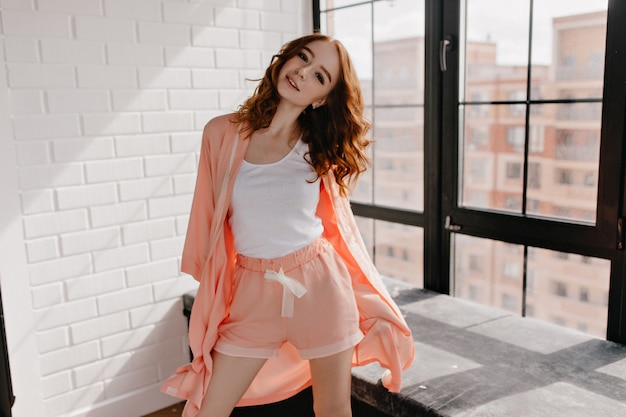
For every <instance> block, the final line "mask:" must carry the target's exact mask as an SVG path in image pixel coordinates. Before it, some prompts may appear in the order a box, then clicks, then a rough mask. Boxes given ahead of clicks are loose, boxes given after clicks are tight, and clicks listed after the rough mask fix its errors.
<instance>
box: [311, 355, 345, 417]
mask: <svg viewBox="0 0 626 417" xmlns="http://www.w3.org/2000/svg"><path fill="white" fill-rule="evenodd" d="M353 350H354V348H350V349H348V350H344V351H343V352H340V353H337V354H335V355H332V356H327V357H325V358H318V359H311V360H309V365H310V367H311V378H312V381H313V409H314V411H315V417H351V416H352V406H351V404H350V393H351V390H350V389H351V384H352V373H351V369H352V353H353Z"/></svg>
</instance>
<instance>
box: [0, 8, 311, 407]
mask: <svg viewBox="0 0 626 417" xmlns="http://www.w3.org/2000/svg"><path fill="white" fill-rule="evenodd" d="M310 8H311V6H310V2H309V1H307V0H36V1H35V0H0V19H1V24H0V30H1V34H2V36H1V37H0V59H2V61H1V62H0V130H1V132H0V133H2V137H1V138H0V140H1V141H3V142H2V144H1V149H0V150H2V152H0V170H1V172H0V173H1V174H2V176H1V177H0V193H2V195H3V205H2V210H1V211H0V221H1V222H2V225H3V226H4V225H7V226H6V227H5V228H3V229H2V234H1V235H0V243H2V245H3V247H6V246H5V245H6V244H7V242H9V244H10V245H11V248H12V249H11V251H3V253H2V254H0V279H1V280H2V282H1V283H2V296H3V302H4V307H5V316H6V321H7V322H10V325H7V332H8V335H7V337H8V340H9V350H10V352H9V354H10V356H11V370H12V373H13V375H14V378H13V379H14V387H13V388H14V391H15V395H16V396H17V402H16V404H15V406H14V408H13V415H14V416H15V417H31V416H35V415H36V416H38V417H54V416H90V417H98V416H110V415H116V416H120V417H138V416H141V415H144V414H147V413H149V412H151V411H154V410H156V409H159V408H162V407H164V406H165V405H167V404H171V403H173V402H176V401H177V400H176V399H174V398H172V397H168V396H165V395H163V394H161V393H160V392H159V390H158V388H159V386H160V383H161V381H163V379H165V378H166V377H167V376H169V375H170V374H171V373H172V372H174V370H175V369H176V368H177V367H178V366H179V365H181V364H182V363H184V362H185V361H186V360H187V359H188V351H187V345H186V322H185V318H184V316H183V315H182V300H181V295H182V294H183V293H185V292H188V291H193V290H194V289H195V288H196V286H197V284H196V283H195V281H193V279H191V278H190V277H188V276H182V275H181V273H180V254H181V250H182V245H183V241H184V234H185V231H186V225H187V219H188V214H189V207H190V204H191V197H192V193H193V189H194V184H195V172H196V167H197V163H198V155H199V148H200V139H201V131H202V128H203V126H204V124H205V123H206V122H207V121H208V119H209V118H210V117H213V116H216V115H219V114H223V113H226V112H229V111H232V110H234V109H235V108H236V106H237V105H239V104H240V103H241V101H242V100H243V99H245V97H246V96H247V95H248V94H249V93H250V92H251V91H252V88H253V87H254V85H253V84H251V83H250V82H247V81H246V80H245V78H249V77H258V76H260V75H261V74H262V72H263V70H264V69H265V66H266V65H267V64H268V62H269V58H270V57H271V56H272V55H273V54H274V53H275V52H276V51H277V50H278V48H279V47H280V46H281V45H282V44H283V43H284V42H286V41H287V40H289V39H291V38H294V37H296V36H299V35H300V34H302V33H306V32H309V31H310V27H311V17H310ZM7 150H8V151H7ZM7 173H8V174H9V175H7ZM16 190H17V192H16ZM5 201H8V202H10V203H11V204H8V203H6V204H5ZM7 261H8V262H7ZM6 265H8V267H7V266H6ZM12 323H21V324H20V326H17V327H16V326H13V325H12ZM16 375H17V376H16Z"/></svg>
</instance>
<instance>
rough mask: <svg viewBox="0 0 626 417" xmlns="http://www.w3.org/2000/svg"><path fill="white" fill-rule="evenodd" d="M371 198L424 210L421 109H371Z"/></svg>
mask: <svg viewBox="0 0 626 417" xmlns="http://www.w3.org/2000/svg"><path fill="white" fill-rule="evenodd" d="M374 115H375V120H376V128H375V130H374V138H375V143H374V169H373V172H374V202H375V203H376V204H379V205H384V206H390V207H399V208H405V209H408V210H416V211H422V210H424V111H423V108H422V107H400V108H393V109H390V108H382V109H379V108H377V109H375V114H374Z"/></svg>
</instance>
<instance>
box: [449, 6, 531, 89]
mask: <svg viewBox="0 0 626 417" xmlns="http://www.w3.org/2000/svg"><path fill="white" fill-rule="evenodd" d="M465 6H466V20H465V37H466V38H465V42H464V49H465V50H464V51H462V54H461V56H462V57H463V56H464V57H465V68H464V70H465V83H461V88H460V93H461V96H460V97H461V101H475V100H474V98H472V97H471V94H472V92H470V90H471V89H472V88H471V84H474V89H476V88H475V87H476V84H480V88H479V92H480V94H481V95H483V97H484V98H483V100H485V99H488V100H496V99H498V98H497V95H498V94H499V93H498V92H499V91H500V88H499V87H500V86H502V85H506V84H507V83H508V80H513V81H514V82H521V83H522V84H523V85H525V83H526V79H527V76H526V75H527V71H526V66H527V64H528V27H529V25H528V23H529V12H530V5H529V0H507V1H493V0H466V2H465ZM463 52H464V54H463ZM463 86H465V88H463ZM466 91H467V94H466V93H465V92H466ZM522 91H524V92H525V91H526V89H525V88H524V89H523V90H522ZM524 98H525V97H524ZM500 99H502V98H500ZM504 99H505V100H506V99H507V98H504Z"/></svg>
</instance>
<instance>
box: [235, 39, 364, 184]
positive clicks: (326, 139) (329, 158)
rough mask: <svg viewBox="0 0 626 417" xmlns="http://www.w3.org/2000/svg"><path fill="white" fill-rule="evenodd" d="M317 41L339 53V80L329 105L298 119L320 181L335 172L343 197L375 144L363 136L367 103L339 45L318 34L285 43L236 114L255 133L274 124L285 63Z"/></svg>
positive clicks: (310, 109)
mask: <svg viewBox="0 0 626 417" xmlns="http://www.w3.org/2000/svg"><path fill="white" fill-rule="evenodd" d="M314 41H324V42H329V43H331V44H333V45H334V46H335V48H336V49H337V52H338V54H339V64H340V70H339V77H338V79H337V83H336V84H335V86H334V88H333V89H332V91H331V92H330V93H329V94H328V97H327V99H326V105H324V106H321V107H318V108H317V109H313V108H312V107H311V106H309V107H308V108H307V109H306V110H305V111H304V112H302V114H301V115H300V116H299V117H298V124H299V127H300V130H301V131H302V140H303V141H304V142H305V143H308V144H309V154H308V160H309V163H310V164H311V165H312V166H313V168H314V170H315V172H316V174H317V176H318V178H319V177H321V176H323V175H324V174H326V173H327V172H328V171H331V172H332V173H333V174H334V176H335V179H336V181H337V184H338V185H339V186H340V190H341V193H342V194H343V195H347V194H348V190H349V189H350V186H351V185H352V184H353V183H354V182H356V180H357V178H358V177H359V175H361V174H362V173H363V172H364V171H365V170H366V169H367V167H368V165H369V159H368V158H367V155H366V149H367V147H368V145H369V144H370V143H371V141H370V140H369V139H367V138H366V137H365V135H366V133H367V131H368V130H369V129H370V126H371V125H370V123H369V122H368V121H367V120H366V119H365V117H364V115H363V109H364V102H363V96H362V94H361V86H360V82H359V79H358V77H357V75H356V72H355V70H354V66H353V65H352V60H351V59H350V56H349V55H348V52H347V50H346V48H345V47H344V46H343V44H342V43H341V42H339V41H338V40H336V39H333V38H331V37H329V36H326V35H322V34H319V33H314V34H310V35H305V36H302V37H300V38H297V39H294V40H292V41H291V42H288V43H287V44H285V45H284V46H283V47H282V49H281V50H280V51H279V52H278V53H277V54H276V55H274V56H273V57H272V61H271V63H270V66H269V67H268V68H267V70H266V71H265V75H264V76H263V78H262V79H261V80H260V82H259V84H258V85H257V87H256V89H255V91H254V94H253V95H252V96H251V97H250V98H248V99H247V100H246V101H245V102H244V103H243V104H242V105H241V106H240V107H239V109H238V110H237V113H236V118H237V121H238V122H245V123H246V124H247V126H248V128H249V129H251V131H255V130H258V129H261V128H264V127H267V126H269V125H270V122H271V121H272V118H273V117H274V114H275V113H276V108H277V106H278V103H279V102H280V96H279V94H278V91H277V89H276V83H277V81H278V74H279V72H280V70H281V69H282V67H283V65H284V64H285V62H287V61H288V60H289V59H290V58H292V57H294V56H295V55H297V54H298V53H300V52H301V51H302V49H303V47H304V46H306V45H308V44H309V43H311V42H314Z"/></svg>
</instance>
